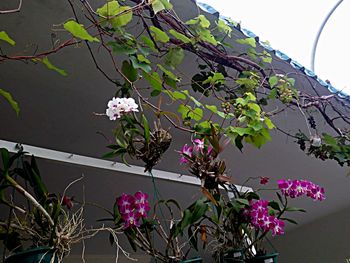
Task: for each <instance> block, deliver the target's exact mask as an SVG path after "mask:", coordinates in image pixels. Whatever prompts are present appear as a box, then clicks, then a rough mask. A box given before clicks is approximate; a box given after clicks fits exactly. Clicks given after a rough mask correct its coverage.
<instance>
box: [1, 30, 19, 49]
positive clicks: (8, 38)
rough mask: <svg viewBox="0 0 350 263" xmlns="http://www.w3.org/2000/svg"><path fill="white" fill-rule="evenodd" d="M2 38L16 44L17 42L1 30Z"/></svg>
mask: <svg viewBox="0 0 350 263" xmlns="http://www.w3.org/2000/svg"><path fill="white" fill-rule="evenodd" d="M0 39H1V40H3V41H5V42H7V43H9V44H10V45H12V46H14V45H15V44H16V42H15V41H14V40H13V39H12V38H10V37H9V35H8V34H7V33H6V32H5V31H0Z"/></svg>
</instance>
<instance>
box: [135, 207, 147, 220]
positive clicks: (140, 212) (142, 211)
mask: <svg viewBox="0 0 350 263" xmlns="http://www.w3.org/2000/svg"><path fill="white" fill-rule="evenodd" d="M135 210H136V216H137V217H138V218H140V217H146V216H147V212H148V211H149V210H150V206H149V204H148V203H144V204H136V206H135Z"/></svg>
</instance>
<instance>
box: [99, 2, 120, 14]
mask: <svg viewBox="0 0 350 263" xmlns="http://www.w3.org/2000/svg"><path fill="white" fill-rule="evenodd" d="M119 6H120V5H119V3H118V2H117V1H115V0H113V1H108V2H107V3H106V4H105V5H103V6H102V7H100V8H98V9H97V10H96V13H97V14H99V15H100V16H103V17H107V18H109V17H111V16H114V15H116V14H118V11H119Z"/></svg>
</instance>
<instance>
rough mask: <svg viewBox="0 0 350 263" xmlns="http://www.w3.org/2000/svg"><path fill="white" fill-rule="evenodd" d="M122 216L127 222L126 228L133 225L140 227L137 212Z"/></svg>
mask: <svg viewBox="0 0 350 263" xmlns="http://www.w3.org/2000/svg"><path fill="white" fill-rule="evenodd" d="M122 218H123V220H124V222H125V224H124V228H129V227H132V226H136V227H140V223H139V220H138V218H137V216H136V213H135V212H130V213H127V214H124V215H122Z"/></svg>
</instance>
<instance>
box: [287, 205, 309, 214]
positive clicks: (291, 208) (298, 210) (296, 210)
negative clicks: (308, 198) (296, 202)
mask: <svg viewBox="0 0 350 263" xmlns="http://www.w3.org/2000/svg"><path fill="white" fill-rule="evenodd" d="M286 211H288V212H303V213H306V210H305V209H303V208H298V207H292V206H289V207H286Z"/></svg>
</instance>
